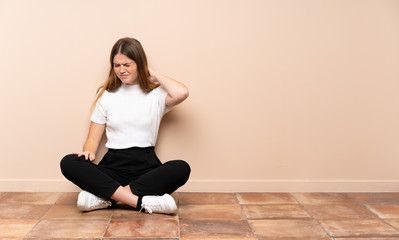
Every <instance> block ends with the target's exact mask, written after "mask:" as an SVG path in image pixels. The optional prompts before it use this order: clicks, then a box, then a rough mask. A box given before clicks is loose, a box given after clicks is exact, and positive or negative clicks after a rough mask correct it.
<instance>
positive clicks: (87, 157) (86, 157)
mask: <svg viewBox="0 0 399 240" xmlns="http://www.w3.org/2000/svg"><path fill="white" fill-rule="evenodd" d="M84 155H85V159H86V160H87V159H89V153H87V152H85V153H84Z"/></svg>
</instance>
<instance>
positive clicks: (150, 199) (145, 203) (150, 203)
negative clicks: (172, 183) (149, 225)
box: [141, 194, 177, 214]
mask: <svg viewBox="0 0 399 240" xmlns="http://www.w3.org/2000/svg"><path fill="white" fill-rule="evenodd" d="M143 208H144V209H145V211H146V212H148V213H149V214H152V213H153V212H154V213H164V214H176V213H177V206H176V203H175V200H174V199H173V197H172V196H170V195H169V194H164V195H163V196H144V197H143V199H142V201H141V209H143Z"/></svg>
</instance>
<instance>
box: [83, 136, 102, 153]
mask: <svg viewBox="0 0 399 240" xmlns="http://www.w3.org/2000/svg"><path fill="white" fill-rule="evenodd" d="M97 149H98V143H97V142H96V141H94V140H93V139H87V140H86V142H85V143H84V145H83V152H86V151H87V152H91V153H94V154H95V153H96V152H97Z"/></svg>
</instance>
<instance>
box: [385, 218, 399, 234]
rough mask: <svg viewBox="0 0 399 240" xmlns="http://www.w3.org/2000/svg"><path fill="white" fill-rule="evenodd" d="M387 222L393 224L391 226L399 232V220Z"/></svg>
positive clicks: (387, 220)
mask: <svg viewBox="0 0 399 240" xmlns="http://www.w3.org/2000/svg"><path fill="white" fill-rule="evenodd" d="M384 221H385V222H387V223H388V224H391V226H393V227H394V228H396V230H398V231H399V219H385V220H384Z"/></svg>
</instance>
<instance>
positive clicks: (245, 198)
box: [237, 193, 298, 204]
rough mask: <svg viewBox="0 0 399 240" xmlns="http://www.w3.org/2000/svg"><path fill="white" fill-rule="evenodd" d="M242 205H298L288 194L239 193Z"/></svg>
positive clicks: (238, 197) (238, 196)
mask: <svg viewBox="0 0 399 240" xmlns="http://www.w3.org/2000/svg"><path fill="white" fill-rule="evenodd" d="M237 199H238V201H239V203H240V204H298V203H297V202H296V201H295V199H294V198H292V196H291V195H290V194H288V193H238V194H237Z"/></svg>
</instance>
